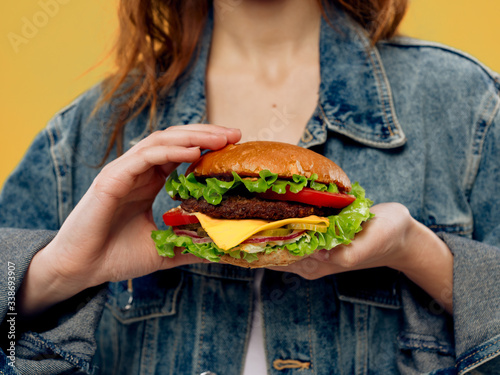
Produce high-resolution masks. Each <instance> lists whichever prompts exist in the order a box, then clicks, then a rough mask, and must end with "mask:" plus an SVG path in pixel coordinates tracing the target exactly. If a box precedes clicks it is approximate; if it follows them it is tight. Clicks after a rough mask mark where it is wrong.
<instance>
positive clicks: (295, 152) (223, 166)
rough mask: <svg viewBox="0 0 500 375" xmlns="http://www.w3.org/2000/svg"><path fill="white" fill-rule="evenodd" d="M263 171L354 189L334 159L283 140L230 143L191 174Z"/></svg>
mask: <svg viewBox="0 0 500 375" xmlns="http://www.w3.org/2000/svg"><path fill="white" fill-rule="evenodd" d="M262 170H269V171H270V172H272V173H276V174H278V176H279V177H280V178H283V179H291V178H292V176H293V175H294V174H297V175H301V176H305V177H307V178H309V177H311V175H312V174H313V173H316V174H317V175H318V179H317V180H316V181H317V182H321V183H324V184H329V183H333V184H335V185H337V186H338V188H339V189H340V190H341V191H350V190H351V182H350V181H349V178H348V177H347V175H346V174H345V172H344V171H343V170H342V169H341V168H340V167H339V166H338V165H337V164H335V163H334V162H333V161H331V160H330V159H328V158H326V157H324V156H323V155H320V154H318V153H316V152H314V151H311V150H309V149H307V148H303V147H299V146H295V145H291V144H288V143H282V142H269V141H254V142H246V143H239V144H230V145H227V146H226V147H224V148H222V149H220V150H217V151H212V152H208V153H206V154H204V155H203V156H202V157H201V158H200V159H198V160H197V161H195V162H194V163H193V164H191V165H190V166H189V168H188V170H187V174H189V173H191V172H193V173H194V175H195V176H203V177H215V176H224V175H230V174H231V172H233V171H234V172H236V173H237V174H238V175H239V176H241V177H257V176H258V175H259V172H260V171H262Z"/></svg>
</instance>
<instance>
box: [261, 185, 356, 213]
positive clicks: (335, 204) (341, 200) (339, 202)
mask: <svg viewBox="0 0 500 375" xmlns="http://www.w3.org/2000/svg"><path fill="white" fill-rule="evenodd" d="M256 195H257V196H258V197H259V198H262V199H270V200H280V201H292V202H300V203H306V204H310V205H313V206H318V207H332V208H344V207H347V206H349V205H350V204H351V203H352V202H354V201H355V200H356V197H355V196H354V195H348V194H341V193H328V192H327V191H318V190H314V189H311V188H307V187H306V188H303V189H302V190H301V191H299V192H298V193H292V192H290V191H289V190H287V192H286V193H285V194H278V193H275V192H274V191H272V190H271V189H269V190H268V191H266V192H265V193H259V194H256Z"/></svg>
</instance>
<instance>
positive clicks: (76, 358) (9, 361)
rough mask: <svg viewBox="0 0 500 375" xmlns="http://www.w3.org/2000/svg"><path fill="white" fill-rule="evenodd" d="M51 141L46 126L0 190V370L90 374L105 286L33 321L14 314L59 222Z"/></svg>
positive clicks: (67, 302) (64, 303)
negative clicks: (35, 263)
mask: <svg viewBox="0 0 500 375" xmlns="http://www.w3.org/2000/svg"><path fill="white" fill-rule="evenodd" d="M50 126H51V124H49V126H48V129H49V128H50ZM51 141H53V139H51V137H50V134H49V130H47V129H45V130H44V131H43V132H41V133H40V134H39V135H38V136H37V137H36V139H35V140H34V142H33V144H32V145H31V147H30V149H29V150H28V152H27V154H26V155H25V157H24V159H23V160H22V162H21V163H20V164H19V166H18V167H17V168H16V170H15V171H14V172H13V173H12V175H11V176H10V177H9V179H8V180H7V181H6V183H5V185H4V187H3V190H2V193H1V194H0V264H1V269H0V322H1V325H0V332H1V334H2V336H1V337H0V344H1V350H0V373H2V374H3V373H5V374H20V373H21V374H24V373H26V374H58V373H69V372H71V373H73V372H77V371H84V372H85V373H90V372H92V366H91V359H92V356H93V354H94V352H95V350H96V346H97V345H96V341H95V338H94V333H95V330H96V327H97V324H98V322H99V319H100V315H101V313H102V309H103V305H104V300H105V290H104V289H105V288H103V287H100V288H96V289H93V290H88V291H85V292H83V293H81V294H80V295H77V296H75V297H73V298H72V299H70V300H68V301H65V302H63V303H60V304H58V305H56V306H54V307H53V308H51V309H49V310H48V311H47V312H45V313H44V314H42V316H40V317H39V318H37V319H36V320H33V319H32V320H22V319H21V317H20V316H18V315H17V312H16V293H17V291H18V290H19V287H20V285H21V283H22V280H23V278H24V275H25V273H26V271H27V269H28V267H29V264H30V262H31V259H32V258H33V256H34V255H35V254H36V252H37V251H39V250H41V249H43V248H44V247H45V246H46V245H47V244H48V243H49V242H50V241H51V240H52V239H53V237H54V236H55V235H56V233H57V229H58V228H59V226H60V224H61V223H60V215H58V197H60V191H58V188H59V186H58V182H57V173H58V171H56V170H55V167H54V163H53V158H52V152H53V149H52V148H53V142H51Z"/></svg>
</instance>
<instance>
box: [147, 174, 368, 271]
mask: <svg viewBox="0 0 500 375" xmlns="http://www.w3.org/2000/svg"><path fill="white" fill-rule="evenodd" d="M187 179H189V176H188V177H187ZM235 179H236V177H235ZM223 182H224V181H223ZM300 183H302V181H300V182H297V184H300ZM174 184H175V182H174ZM183 186H187V185H183ZM218 188H220V187H218ZM349 194H352V195H354V196H355V197H356V200H355V201H354V202H353V203H351V204H350V205H349V206H347V207H345V208H344V209H343V210H342V211H341V212H340V213H339V214H338V215H332V216H329V217H328V220H329V221H330V225H329V227H328V230H327V231H326V233H320V232H316V231H308V232H307V234H308V235H307V236H303V237H301V238H300V239H299V240H298V241H297V242H294V243H291V244H287V245H282V246H268V247H265V248H264V249H263V252H265V253H266V254H269V253H272V252H273V251H277V250H284V249H286V250H288V251H289V252H290V253H292V254H294V255H299V256H304V255H308V254H312V253H313V252H314V251H316V250H317V249H328V250H331V249H333V248H334V247H335V246H338V245H341V244H342V245H347V244H349V243H351V241H352V240H353V238H354V236H355V234H356V233H358V232H359V231H361V229H362V226H361V225H362V223H363V222H365V221H367V220H369V219H371V218H372V217H373V216H375V215H374V214H372V213H371V212H370V207H371V206H372V205H373V202H372V201H371V200H370V199H368V198H366V197H365V190H364V189H363V188H362V187H361V186H360V185H359V184H358V183H357V182H356V183H354V184H353V186H352V189H351V192H350V193H349ZM151 237H152V238H153V240H154V242H155V244H156V249H157V251H158V254H159V255H161V256H165V257H169V258H172V257H173V256H174V255H175V254H174V247H175V246H178V247H183V248H184V251H183V253H184V254H187V253H191V254H194V255H196V256H197V257H200V258H203V259H208V260H209V261H211V262H219V261H220V258H221V256H223V255H224V254H229V255H230V256H232V257H234V258H237V259H245V260H246V261H247V262H249V263H251V262H253V261H255V260H257V255H256V254H251V253H246V252H244V251H239V250H237V249H236V250H233V251H229V252H225V251H223V250H222V249H220V248H219V247H218V246H217V245H216V244H215V243H213V242H209V243H204V244H195V243H193V241H192V240H191V238H189V237H187V236H177V235H176V234H175V233H174V232H173V231H172V229H171V228H168V229H167V230H157V231H153V232H152V234H151Z"/></svg>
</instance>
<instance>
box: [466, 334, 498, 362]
mask: <svg viewBox="0 0 500 375" xmlns="http://www.w3.org/2000/svg"><path fill="white" fill-rule="evenodd" d="M498 342H500V339H498V340H497V341H495V342H492V343H491V344H490V345H488V346H486V347H484V348H481V349H478V350H476V351H474V352H472V353H471V354H469V355H468V356H467V357H465V358H462V359H461V360H460V361H458V363H462V362H463V361H465V360H466V359H467V358H470V357H472V356H474V355H476V354H477V353H479V352H482V351H485V350H486V349H488V348H489V347H491V346H493V345H495V344H496V343H498ZM498 351H500V349H498V350H497V351H496V352H495V353H497V352H498ZM485 358H488V357H485Z"/></svg>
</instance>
